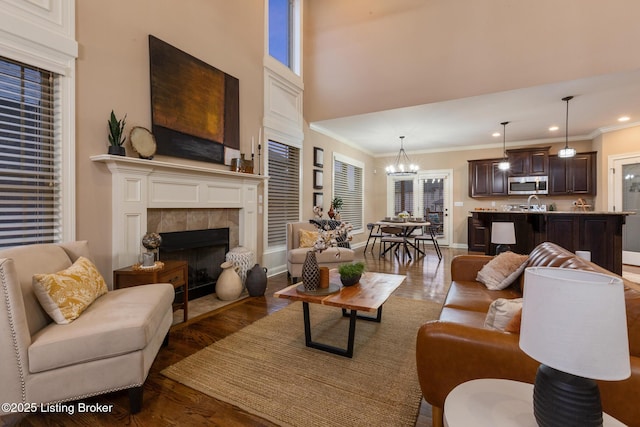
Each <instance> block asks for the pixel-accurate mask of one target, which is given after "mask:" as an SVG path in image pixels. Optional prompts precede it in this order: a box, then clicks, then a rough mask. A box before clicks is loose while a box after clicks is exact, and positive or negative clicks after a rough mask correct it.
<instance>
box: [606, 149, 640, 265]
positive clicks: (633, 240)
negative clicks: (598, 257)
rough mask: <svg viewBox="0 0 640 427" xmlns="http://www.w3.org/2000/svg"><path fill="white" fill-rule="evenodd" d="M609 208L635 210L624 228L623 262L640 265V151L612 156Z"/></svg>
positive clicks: (627, 218)
mask: <svg viewBox="0 0 640 427" xmlns="http://www.w3.org/2000/svg"><path fill="white" fill-rule="evenodd" d="M611 172H612V180H611V182H612V183H613V189H612V191H611V193H612V194H611V193H610V194H611V195H610V196H609V209H610V210H612V211H617V212H621V211H623V212H635V215H629V216H627V217H626V222H625V225H624V227H623V228H622V263H623V264H629V265H637V266H640V238H639V237H640V153H637V154H634V155H629V156H627V157H619V156H616V157H612V167H611Z"/></svg>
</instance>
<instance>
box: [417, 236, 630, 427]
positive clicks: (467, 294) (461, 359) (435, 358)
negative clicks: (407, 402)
mask: <svg viewBox="0 0 640 427" xmlns="http://www.w3.org/2000/svg"><path fill="white" fill-rule="evenodd" d="M492 258H493V257H491V256H487V255H461V256H458V257H456V258H454V259H453V261H452V262H451V278H452V283H451V287H450V289H449V292H448V294H447V297H446V300H445V302H444V305H443V307H442V311H441V314H440V318H439V320H435V321H431V322H428V323H426V324H424V325H423V326H422V327H421V328H420V330H419V332H418V336H417V347H416V358H417V368H418V377H419V380H420V386H421V388H422V394H423V396H424V398H425V400H426V401H427V402H429V403H430V404H431V405H432V408H433V425H434V426H441V425H442V415H443V413H442V411H443V408H444V401H445V398H446V397H447V395H448V394H449V392H450V391H451V390H452V389H453V388H454V387H456V386H457V385H459V384H462V383H464V382H466V381H469V380H473V379H479V378H504V379H511V380H516V381H522V382H527V383H531V384H533V382H534V381H535V376H536V371H537V369H538V366H539V363H538V362H536V361H535V360H533V359H532V358H530V357H529V356H528V355H526V354H525V353H524V352H523V351H522V350H521V349H520V347H519V345H518V341H519V335H518V334H516V333H508V332H502V331H498V330H491V329H485V328H484V327H483V326H484V321H485V317H486V315H487V311H488V310H489V306H490V304H491V302H492V301H494V300H495V299H497V298H508V299H512V298H521V297H522V291H521V289H522V281H523V276H524V274H523V275H521V276H520V277H519V278H518V279H517V280H516V281H515V282H514V283H513V284H512V285H511V286H509V287H507V288H506V289H504V290H498V291H492V290H488V289H487V288H486V287H485V286H484V285H483V284H482V283H480V282H478V281H476V277H477V274H478V271H480V269H481V268H482V267H483V266H484V265H485V264H486V263H487V262H489V261H490V260H491V259H492ZM534 266H540V267H559V268H576V269H584V270H591V271H596V272H600V273H605V274H610V275H614V274H613V273H611V272H609V271H608V270H605V269H603V268H601V267H599V266H598V265H596V264H593V263H591V262H588V261H585V260H583V259H581V258H578V257H576V255H575V254H573V253H572V252H569V251H567V250H566V249H564V248H562V247H560V246H558V245H556V244H553V243H549V242H545V243H541V244H540V245H538V246H537V247H536V248H534V250H533V251H532V252H531V254H530V255H529V259H528V261H527V267H534ZM624 284H625V304H626V310H627V327H628V331H629V351H630V359H631V377H630V378H629V379H627V380H624V381H599V387H600V393H601V398H602V405H603V409H604V411H605V412H607V413H608V414H609V415H611V416H613V417H615V418H617V419H618V420H620V421H622V422H623V423H625V424H627V425H629V426H633V425H635V426H638V425H640V405H638V402H637V399H636V397H637V396H638V393H640V286H639V285H637V284H635V283H633V282H630V281H628V280H624ZM558 326H559V327H562V325H558Z"/></svg>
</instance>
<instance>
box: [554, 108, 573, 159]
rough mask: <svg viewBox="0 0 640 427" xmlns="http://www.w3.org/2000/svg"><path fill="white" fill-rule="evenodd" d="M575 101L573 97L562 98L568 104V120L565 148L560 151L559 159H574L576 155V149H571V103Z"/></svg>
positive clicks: (565, 128)
mask: <svg viewBox="0 0 640 427" xmlns="http://www.w3.org/2000/svg"><path fill="white" fill-rule="evenodd" d="M572 99H573V96H567V97H564V98H562V100H563V101H566V102H567V120H566V122H565V126H564V148H563V149H562V150H560V151H558V157H565V158H566V157H573V156H575V155H576V149H575V148H570V147H569V101H571V100H572Z"/></svg>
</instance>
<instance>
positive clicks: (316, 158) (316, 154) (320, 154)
mask: <svg viewBox="0 0 640 427" xmlns="http://www.w3.org/2000/svg"><path fill="white" fill-rule="evenodd" d="M313 166H315V167H318V168H321V167H323V166H324V150H323V149H322V148H319V147H313Z"/></svg>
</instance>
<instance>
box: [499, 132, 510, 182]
mask: <svg viewBox="0 0 640 427" xmlns="http://www.w3.org/2000/svg"><path fill="white" fill-rule="evenodd" d="M500 124H501V125H502V161H501V162H500V163H498V169H500V170H501V171H507V170H509V168H510V167H511V165H510V164H509V159H507V125H508V124H509V122H502V123H500Z"/></svg>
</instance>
